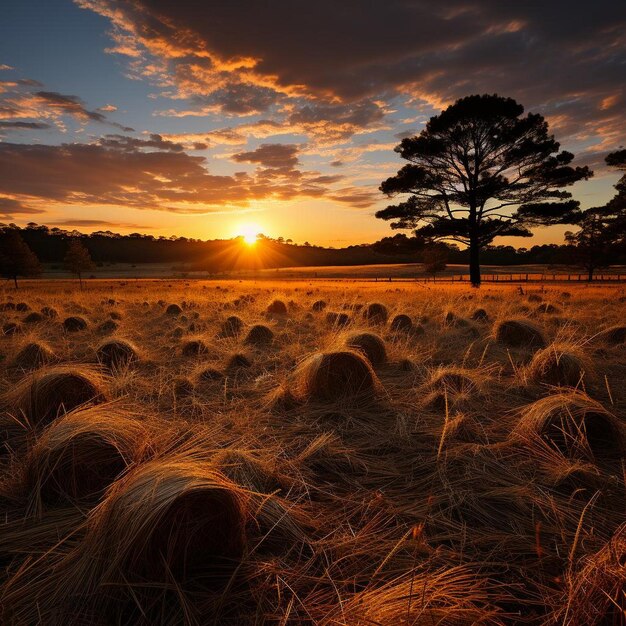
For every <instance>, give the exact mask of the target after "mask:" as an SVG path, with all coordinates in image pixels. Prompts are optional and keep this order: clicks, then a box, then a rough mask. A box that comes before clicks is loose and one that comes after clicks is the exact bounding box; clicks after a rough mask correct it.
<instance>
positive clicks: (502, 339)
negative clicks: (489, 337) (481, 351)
mask: <svg viewBox="0 0 626 626" xmlns="http://www.w3.org/2000/svg"><path fill="white" fill-rule="evenodd" d="M495 337H496V341H497V342H498V343H502V344H504V345H506V346H510V347H512V348H535V349H539V348H545V346H546V340H545V338H544V336H543V333H542V332H541V330H539V328H537V326H535V325H534V324H532V323H531V322H529V321H528V320H524V319H519V320H502V321H501V322H498V324H497V325H496V328H495Z"/></svg>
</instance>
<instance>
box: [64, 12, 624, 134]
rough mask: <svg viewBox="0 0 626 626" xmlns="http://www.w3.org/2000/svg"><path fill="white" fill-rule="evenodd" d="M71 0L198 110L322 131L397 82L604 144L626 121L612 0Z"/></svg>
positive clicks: (370, 109)
mask: <svg viewBox="0 0 626 626" xmlns="http://www.w3.org/2000/svg"><path fill="white" fill-rule="evenodd" d="M75 1H76V2H77V3H78V4H79V5H80V6H82V7H85V8H90V9H91V10H94V11H96V12H98V13H100V14H102V15H104V16H106V17H108V18H109V19H110V20H111V22H112V23H113V26H114V36H115V37H116V38H118V39H119V38H124V41H125V42H126V44H127V45H128V43H129V40H130V41H132V46H133V50H134V51H135V52H137V51H138V50H140V51H141V53H140V57H141V59H140V60H136V61H135V62H136V65H135V66H134V67H135V70H136V71H137V72H138V73H139V74H143V75H144V76H148V77H149V78H150V79H151V80H154V81H155V82H156V83H157V84H159V85H161V86H162V87H163V88H164V89H166V90H169V93H170V94H172V95H175V96H176V97H181V98H188V99H190V100H189V102H191V104H194V102H195V105H196V107H195V108H196V109H197V110H204V112H207V111H208V110H209V109H206V108H205V109H202V106H205V107H206V106H209V107H210V106H217V107H221V109H222V110H225V111H228V109H229V107H230V109H231V111H232V112H233V113H240V114H247V112H252V111H254V112H262V111H264V110H268V109H270V108H274V107H275V105H276V104H279V109H280V110H279V111H278V113H279V114H280V113H283V117H281V118H280V121H281V122H284V123H285V124H286V125H290V124H291V125H292V126H294V127H296V128H298V129H299V130H301V131H304V132H305V133H308V134H310V135H314V136H315V138H316V139H317V138H319V139H320V140H325V141H326V142H332V141H341V140H343V139H345V138H346V137H349V136H350V135H351V134H354V133H355V132H359V129H362V128H367V127H372V125H374V126H376V125H377V124H381V121H382V118H381V117H380V114H381V110H382V111H384V110H385V104H387V105H388V104H389V103H390V102H391V101H392V99H393V98H394V97H397V96H399V95H400V96H404V97H408V98H410V100H411V102H412V103H413V105H414V106H415V107H417V108H419V107H420V106H421V105H422V104H423V103H425V102H426V103H428V104H429V105H430V106H431V107H433V108H436V109H438V108H441V107H442V106H444V105H446V104H449V103H451V102H452V101H454V100H455V99H456V98H458V97H461V96H463V95H467V94H470V93H481V92H482V93H494V92H498V93H500V94H502V95H507V96H512V97H515V98H516V99H518V100H519V101H520V102H522V103H523V104H524V105H525V106H527V107H528V108H529V109H530V110H537V111H538V112H541V113H546V114H550V115H552V116H553V119H554V120H555V129H556V130H557V131H558V132H559V135H560V136H561V137H566V138H568V137H571V138H572V139H575V140H580V139H581V138H584V137H588V138H590V141H591V142H597V143H602V144H603V145H606V144H607V143H614V142H615V140H616V136H617V134H618V133H619V128H620V127H621V128H623V127H624V122H625V121H626V113H625V111H626V107H624V106H623V102H624V97H625V93H624V90H625V88H624V85H625V84H626V34H625V33H626V28H625V26H626V3H623V2H615V0H597V2H596V3H594V5H593V10H590V6H589V5H588V3H582V2H571V1H570V0H553V1H551V2H549V3H541V2H502V1H501V0H449V1H448V2H445V3H440V4H433V3H432V2H429V1H428V0H408V1H407V0H373V1H371V2H366V3H364V2H362V1H360V0H345V1H344V2H341V3H337V2H336V1H334V0H318V1H317V2H315V3H311V2H305V1H304V0H274V1H273V2H271V3H267V2H258V1H257V0H239V1H238V2H237V3H235V4H233V3H228V2H218V1H217V0H207V2H202V3H199V2H196V1H195V0H179V1H178V2H176V3H173V2H170V1H169V0H75ZM142 64H143V65H142ZM166 93H167V91H166ZM194 98H196V100H194ZM239 100H240V102H239ZM285 103H287V104H285ZM564 103H568V104H569V105H568V106H567V108H566V109H563V108H562V107H563V105H564ZM345 106H355V107H356V109H355V110H354V111H353V112H352V113H343V112H342V110H341V107H345ZM376 107H378V110H377V109H376ZM192 110H193V109H190V111H192ZM622 132H623V131H622Z"/></svg>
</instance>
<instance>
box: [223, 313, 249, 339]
mask: <svg viewBox="0 0 626 626" xmlns="http://www.w3.org/2000/svg"><path fill="white" fill-rule="evenodd" d="M243 328H244V323H243V321H242V320H241V318H240V317H237V316H236V315H231V316H230V317H228V318H226V320H225V321H224V323H223V324H222V327H221V328H220V332H219V336H220V337H239V335H241V333H242V331H243Z"/></svg>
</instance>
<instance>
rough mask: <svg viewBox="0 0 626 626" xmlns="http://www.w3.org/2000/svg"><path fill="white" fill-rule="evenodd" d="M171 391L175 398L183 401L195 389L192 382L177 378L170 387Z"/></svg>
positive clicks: (184, 378) (185, 378) (187, 379)
mask: <svg viewBox="0 0 626 626" xmlns="http://www.w3.org/2000/svg"><path fill="white" fill-rule="evenodd" d="M172 390H173V392H174V396H175V397H176V398H180V399H184V398H189V397H190V396H192V395H193V393H194V391H195V388H194V385H193V382H192V381H191V380H189V378H187V377H185V376H177V377H176V378H175V379H174V381H173V385H172Z"/></svg>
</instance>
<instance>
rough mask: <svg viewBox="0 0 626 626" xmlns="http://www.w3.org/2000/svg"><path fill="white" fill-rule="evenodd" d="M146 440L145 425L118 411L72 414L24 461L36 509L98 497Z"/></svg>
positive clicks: (104, 407) (53, 426) (101, 408)
mask: <svg viewBox="0 0 626 626" xmlns="http://www.w3.org/2000/svg"><path fill="white" fill-rule="evenodd" d="M147 442H148V434H147V431H146V429H145V428H144V427H143V425H142V424H141V422H139V421H137V420H136V419H133V418H132V417H129V416H128V414H127V413H126V412H124V411H123V410H122V409H120V408H119V407H115V406H112V405H110V404H109V405H100V406H94V407H90V408H87V409H82V410H78V411H74V412H72V413H68V414H67V415H65V416H63V417H62V418H60V419H59V420H57V421H55V422H53V423H52V424H51V425H50V426H49V427H48V428H47V429H46V430H45V431H44V432H43V433H42V434H41V436H40V437H39V438H38V440H37V441H36V443H35V444H34V446H33V447H32V449H31V450H30V452H29V454H28V457H27V459H26V463H25V473H24V477H25V486H26V488H27V490H28V494H29V497H30V498H31V500H32V501H34V502H35V503H36V505H39V504H43V505H56V504H62V503H79V502H92V501H94V500H97V499H98V498H100V496H101V495H102V494H103V492H104V490H105V489H106V488H107V487H109V486H110V485H111V484H112V483H113V482H114V481H115V480H116V479H117V478H118V477H119V476H120V475H121V474H122V473H123V472H124V471H125V470H126V468H127V467H128V466H129V465H131V464H132V463H134V462H136V461H137V460H139V458H140V457H141V456H142V454H143V451H144V450H145V448H146V446H147Z"/></svg>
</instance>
